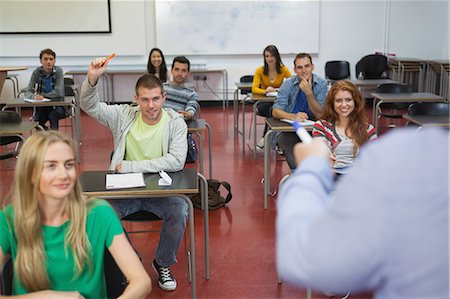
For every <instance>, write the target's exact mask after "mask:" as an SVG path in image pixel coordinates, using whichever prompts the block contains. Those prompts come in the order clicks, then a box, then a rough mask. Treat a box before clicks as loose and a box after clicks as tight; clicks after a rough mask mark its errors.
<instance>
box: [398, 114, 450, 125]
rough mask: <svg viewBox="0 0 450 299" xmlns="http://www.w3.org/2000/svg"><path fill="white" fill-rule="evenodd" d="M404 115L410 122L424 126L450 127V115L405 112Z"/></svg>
mask: <svg viewBox="0 0 450 299" xmlns="http://www.w3.org/2000/svg"><path fill="white" fill-rule="evenodd" d="M402 117H403V118H404V119H406V120H408V121H409V122H412V123H414V124H416V125H419V126H423V127H450V118H449V116H448V115H409V114H403V115H402Z"/></svg>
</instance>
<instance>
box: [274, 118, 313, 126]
mask: <svg viewBox="0 0 450 299" xmlns="http://www.w3.org/2000/svg"><path fill="white" fill-rule="evenodd" d="M280 120H281V121H284V122H285V123H288V124H291V125H292V122H293V120H290V119H286V118H282V119H280ZM298 123H299V124H300V125H302V126H312V125H314V123H315V122H314V121H312V120H309V119H305V120H304V121H299V122H298Z"/></svg>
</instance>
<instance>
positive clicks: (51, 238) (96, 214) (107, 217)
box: [0, 199, 123, 298]
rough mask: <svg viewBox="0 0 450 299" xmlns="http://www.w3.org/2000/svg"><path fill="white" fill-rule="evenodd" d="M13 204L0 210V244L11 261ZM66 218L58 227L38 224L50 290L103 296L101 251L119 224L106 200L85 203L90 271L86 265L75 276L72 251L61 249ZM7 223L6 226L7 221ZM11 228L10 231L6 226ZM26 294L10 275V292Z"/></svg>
mask: <svg viewBox="0 0 450 299" xmlns="http://www.w3.org/2000/svg"><path fill="white" fill-rule="evenodd" d="M13 219H14V213H13V207H12V206H11V205H8V206H7V207H6V208H5V209H3V210H1V211H0V247H1V248H2V251H3V253H4V254H8V253H10V254H11V256H12V258H13V261H15V259H16V256H17V242H16V240H15V238H14V236H15V229H14V226H13V225H14V220H13ZM69 221H70V220H68V221H66V222H65V223H64V224H62V225H60V226H56V227H55V226H46V225H43V226H42V232H43V241H44V248H45V252H46V254H47V271H48V276H49V279H50V283H51V289H52V290H56V291H78V292H80V293H81V295H83V296H84V297H85V298H106V297H107V294H106V282H105V274H104V271H103V254H104V252H105V249H106V248H109V247H110V246H111V243H112V241H113V238H114V236H116V235H119V234H121V233H123V228H122V224H121V223H120V221H119V219H118V218H117V216H116V213H115V211H114V209H113V208H112V207H111V206H110V205H109V203H108V202H106V201H105V200H101V199H95V200H93V201H92V202H90V203H89V206H88V216H87V221H86V233H87V235H88V239H89V242H90V245H91V248H92V251H91V262H92V272H91V270H90V268H89V266H87V265H86V266H85V269H84V270H83V272H82V273H81V275H80V276H78V277H76V275H75V273H76V271H75V267H74V261H73V255H72V251H71V250H70V249H68V250H67V253H66V251H65V250H64V237H65V232H66V229H67V228H68V224H69ZM8 222H9V223H10V224H11V225H9V223H8ZM10 226H11V228H12V230H10V228H9V227H10ZM25 293H28V292H27V290H26V289H25V288H24V286H23V285H22V283H21V282H20V281H19V279H18V278H17V277H16V276H14V278H13V295H19V294H25Z"/></svg>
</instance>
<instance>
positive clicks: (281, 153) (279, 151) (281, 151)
mask: <svg viewBox="0 0 450 299" xmlns="http://www.w3.org/2000/svg"><path fill="white" fill-rule="evenodd" d="M275 150H276V151H277V153H278V155H280V156H283V155H284V152H283V150H282V149H281V148H280V147H278V145H277V146H276V148H275Z"/></svg>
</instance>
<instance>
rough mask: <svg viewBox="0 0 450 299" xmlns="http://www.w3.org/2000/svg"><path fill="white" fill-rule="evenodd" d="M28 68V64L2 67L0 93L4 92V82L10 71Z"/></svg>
mask: <svg viewBox="0 0 450 299" xmlns="http://www.w3.org/2000/svg"><path fill="white" fill-rule="evenodd" d="M26 69H28V67H26V66H5V67H0V95H1V94H2V89H3V84H4V83H5V80H6V77H7V76H8V72H9V71H23V70H26Z"/></svg>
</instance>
